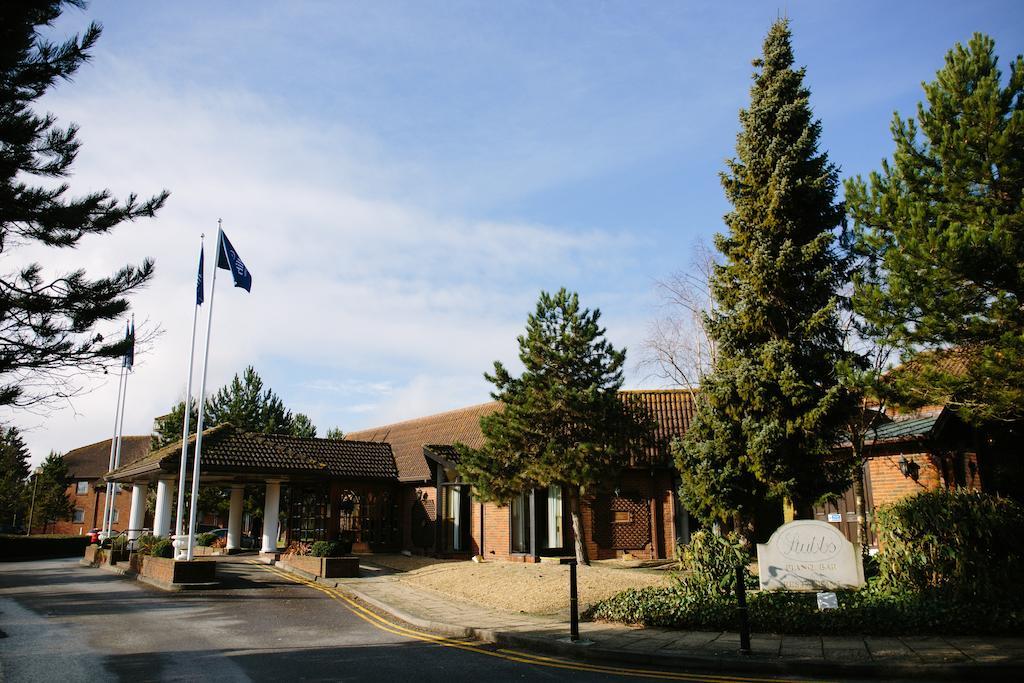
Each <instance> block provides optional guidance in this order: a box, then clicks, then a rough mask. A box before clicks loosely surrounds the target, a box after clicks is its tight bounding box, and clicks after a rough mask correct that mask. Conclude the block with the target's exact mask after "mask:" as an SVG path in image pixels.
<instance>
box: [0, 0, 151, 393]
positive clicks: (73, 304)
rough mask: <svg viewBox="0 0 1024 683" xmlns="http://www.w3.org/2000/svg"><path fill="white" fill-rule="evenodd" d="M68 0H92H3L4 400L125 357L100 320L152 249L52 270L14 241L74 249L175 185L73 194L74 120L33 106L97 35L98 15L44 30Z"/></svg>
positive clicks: (80, 3) (121, 306)
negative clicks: (141, 192)
mask: <svg viewBox="0 0 1024 683" xmlns="http://www.w3.org/2000/svg"><path fill="white" fill-rule="evenodd" d="M69 5H70V6H73V7H82V8H84V7H85V6H86V3H85V2H84V0H66V1H64V0H23V1H19V2H2V3H0V259H3V264H4V265H3V268H2V270H0V405H12V404H13V405H26V404H32V403H37V402H39V401H47V400H52V399H54V398H63V397H67V396H73V395H75V394H76V393H77V391H78V390H79V389H80V385H79V383H78V381H77V378H78V377H80V376H81V375H82V374H83V373H87V372H100V371H103V369H104V368H106V367H109V366H111V365H113V364H115V363H116V362H118V360H119V359H120V357H121V356H123V355H124V353H125V351H126V350H127V345H128V344H127V342H126V341H124V340H123V338H122V337H121V336H120V335H117V334H115V335H113V337H111V338H107V339H104V337H103V335H102V334H101V333H100V331H101V330H102V329H103V328H104V327H105V326H106V324H107V323H108V322H109V321H112V320H117V319H119V318H121V317H122V316H123V315H124V314H125V313H126V312H127V311H128V308H129V305H128V298H127V297H128V295H130V294H131V293H132V292H134V291H136V290H138V289H139V288H141V287H143V286H144V285H145V284H146V283H147V282H148V281H149V280H150V279H151V278H152V277H153V272H154V270H153V268H154V266H153V261H152V260H150V259H145V260H143V261H142V263H140V264H139V265H138V266H125V267H123V268H120V269H118V270H117V271H116V272H114V273H112V274H110V275H107V276H105V277H100V278H99V279H91V278H89V277H88V276H87V275H86V272H85V270H84V269H78V270H75V271H73V272H70V273H48V272H47V271H46V270H44V269H43V266H42V265H40V263H38V262H36V261H32V260H29V258H27V257H25V256H20V257H19V256H18V253H19V251H18V250H19V248H21V249H25V248H28V252H27V253H28V254H35V255H36V257H38V255H39V254H40V253H43V252H41V250H40V248H41V247H45V248H49V249H74V248H75V247H77V246H78V245H79V243H81V242H82V241H83V240H86V241H89V238H90V237H91V236H98V235H106V234H107V233H109V232H110V231H111V230H113V229H115V228H117V227H118V226H120V225H123V224H125V223H127V222H130V221H134V220H136V219H138V218H143V217H147V218H148V217H152V216H154V215H156V212H157V211H158V210H159V209H160V208H161V207H162V206H163V205H164V202H165V201H166V200H167V196H168V194H167V192H166V191H164V192H161V193H159V194H157V195H155V196H153V197H150V198H149V199H145V200H140V199H139V198H138V197H137V196H136V195H135V194H130V195H128V196H127V197H126V198H125V199H123V200H118V199H115V198H114V197H113V196H112V195H111V193H110V192H109V191H107V190H100V191H97V192H89V193H86V194H80V195H79V196H74V197H72V196H69V189H70V186H69V184H68V182H67V181H68V179H69V178H70V177H71V175H72V166H73V164H74V161H75V157H76V156H77V155H78V152H79V149H80V147H81V142H80V141H79V139H78V127H77V126H76V125H75V124H70V125H68V126H67V127H61V126H59V125H58V124H57V119H56V117H55V116H54V115H53V114H49V113H39V112H37V105H38V102H39V100H40V99H41V98H42V97H43V96H44V95H45V94H46V93H47V92H49V91H50V90H51V89H52V88H53V87H54V86H55V85H56V84H57V83H59V82H61V81H68V80H71V78H72V77H73V76H74V74H75V72H76V71H77V70H78V68H79V67H80V66H82V65H83V64H84V63H85V62H87V61H88V60H89V58H90V53H91V51H92V49H93V48H94V47H95V45H96V41H97V40H99V37H100V32H101V29H100V27H99V26H98V25H97V24H90V25H89V26H88V28H86V29H85V32H84V33H83V34H82V35H81V36H80V37H79V36H73V37H71V38H69V39H67V40H64V41H60V42H53V41H52V40H50V39H49V38H48V37H47V34H49V33H50V29H51V27H52V26H53V25H54V23H55V22H56V21H57V19H58V18H59V17H60V15H61V13H62V12H63V11H64V9H65V7H66V6H69ZM112 105H113V106H116V103H112ZM124 162H125V163H126V164H127V165H130V164H131V163H133V162H134V160H132V159H125V160H124ZM83 260H84V261H88V260H89V259H88V258H85V259H83ZM117 328H118V326H115V327H114V330H117Z"/></svg>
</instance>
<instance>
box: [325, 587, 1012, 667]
mask: <svg viewBox="0 0 1024 683" xmlns="http://www.w3.org/2000/svg"><path fill="white" fill-rule="evenodd" d="M314 580H315V581H318V582H319V583H324V584H329V585H333V586H334V587H336V588H339V589H341V590H344V591H346V592H348V593H350V594H351V595H353V596H354V597H356V598H358V599H359V600H362V601H363V602H366V603H367V604H370V605H373V606H374V607H376V608H377V609H379V610H381V611H383V612H386V613H387V614H390V615H391V616H393V617H395V618H397V619H401V620H402V621H404V622H407V623H409V624H412V625H413V626H417V627H419V628H423V629H426V630H429V631H433V632H435V633H439V634H441V635H446V636H451V637H455V638H475V639H477V640H481V641H483V642H486V643H493V644H495V645H499V646H502V647H518V648H521V649H528V650H530V651H531V652H536V653H544V654H551V655H558V656H561V657H568V658H572V659H578V660H585V661H591V662H604V663H619V664H623V663H626V664H639V665H644V666H661V667H666V668H673V669H687V670H699V671H707V672H718V673H723V672H730V673H735V672H743V673H779V674H788V675H802V676H826V677H835V676H840V677H864V678H881V679H893V678H915V679H920V678H925V679H932V680H934V679H943V680H1007V679H1010V680H1012V679H1021V678H1024V662H1008V663H1002V662H999V663H991V664H988V663H973V664H967V663H960V662H956V663H949V664H895V663H856V662H842V661H822V660H817V659H803V658H792V659H779V658H769V657H766V656H763V655H740V654H739V653H738V652H735V651H728V652H721V653H717V654H712V655H708V654H703V653H700V654H698V653H693V654H661V653H658V652H657V651H655V652H633V651H629V650H618V649H611V648H604V647H601V646H599V645H595V644H593V643H572V642H569V641H568V640H556V639H552V638H545V637H538V636H531V635H526V634H523V633H519V632H517V631H502V630H498V629H487V628H476V627H472V626H461V625H458V624H451V623H442V622H437V621H432V620H429V619H422V618H419V617H415V616H413V615H411V614H409V613H408V612H405V611H404V610H401V609H398V608H397V607H393V606H391V605H389V604H387V603H385V602H383V601H381V600H378V599H377V598H374V597H371V596H369V595H367V594H365V593H363V592H362V591H360V590H358V589H356V588H352V587H351V586H350V585H348V584H339V583H338V582H337V581H333V580H327V581H325V580H323V579H321V578H319V577H317V578H315V579H314ZM566 631H567V632H568V625H566Z"/></svg>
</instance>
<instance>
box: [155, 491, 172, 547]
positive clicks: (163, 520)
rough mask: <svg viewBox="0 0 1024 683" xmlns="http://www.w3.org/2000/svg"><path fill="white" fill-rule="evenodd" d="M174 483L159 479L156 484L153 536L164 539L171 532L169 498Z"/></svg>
mask: <svg viewBox="0 0 1024 683" xmlns="http://www.w3.org/2000/svg"><path fill="white" fill-rule="evenodd" d="M173 497H174V482H173V481H171V480H170V479H161V480H160V481H158V482H157V483H156V514H155V515H154V516H153V535H154V536H162V537H166V536H167V534H168V533H169V532H170V530H171V498H173Z"/></svg>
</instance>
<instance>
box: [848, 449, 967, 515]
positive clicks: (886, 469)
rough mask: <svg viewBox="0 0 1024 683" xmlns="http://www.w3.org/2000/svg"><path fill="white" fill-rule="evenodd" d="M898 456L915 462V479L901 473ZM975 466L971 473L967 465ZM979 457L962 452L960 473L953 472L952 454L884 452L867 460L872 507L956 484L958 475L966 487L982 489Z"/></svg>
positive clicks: (955, 462) (954, 467)
mask: <svg viewBox="0 0 1024 683" xmlns="http://www.w3.org/2000/svg"><path fill="white" fill-rule="evenodd" d="M901 457H906V459H907V460H908V461H910V462H912V463H914V464H915V465H917V478H916V479H914V478H912V477H905V476H903V473H902V472H900V468H899V462H900V458H901ZM972 463H973V465H974V468H973V470H974V474H972V473H971V469H972V468H971V467H970V465H971V464H972ZM977 464H978V456H977V454H975V453H965V454H964V455H963V463H962V466H963V468H964V471H963V472H956V471H955V470H956V468H957V467H958V463H957V461H956V458H955V456H946V457H941V456H932V455H929V454H928V453H913V454H911V453H908V454H905V455H904V454H887V455H879V456H875V457H872V458H870V459H869V460H868V480H869V482H870V486H871V496H872V502H873V503H874V506H875V507H876V508H877V507H881V506H883V505H887V504H889V503H892V502H894V501H897V500H899V499H900V498H905V497H906V496H910V495H913V494H915V493H919V492H921V491H927V490H930V489H936V488H939V487H943V486H945V487H953V486H956V482H957V477H958V476H959V477H962V480H963V483H964V485H965V486H966V487H967V488H970V489H974V490H981V478H980V477H979V476H978V475H977V471H978V470H977Z"/></svg>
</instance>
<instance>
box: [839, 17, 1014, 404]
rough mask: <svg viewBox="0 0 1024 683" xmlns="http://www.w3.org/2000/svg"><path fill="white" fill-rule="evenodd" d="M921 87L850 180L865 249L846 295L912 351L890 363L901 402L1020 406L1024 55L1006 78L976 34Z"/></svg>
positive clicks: (858, 237)
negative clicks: (865, 167) (912, 115)
mask: <svg viewBox="0 0 1024 683" xmlns="http://www.w3.org/2000/svg"><path fill="white" fill-rule="evenodd" d="M924 91H925V96H926V99H927V103H926V104H919V105H918V111H917V120H916V121H915V120H914V119H903V118H901V117H900V115H899V114H896V115H895V117H894V119H893V123H892V134H893V140H894V141H895V143H896V151H895V153H894V155H893V160H892V162H891V163H890V162H889V161H885V160H883V162H882V169H881V171H880V172H874V173H872V174H871V176H870V179H869V181H868V182H865V181H864V180H863V179H862V178H860V177H857V178H854V179H852V180H850V181H848V182H847V183H846V197H847V204H848V207H849V211H850V214H851V216H852V217H853V221H854V227H853V232H854V240H855V244H856V247H857V249H858V251H859V253H860V254H861V255H863V256H867V257H868V263H867V266H866V267H865V268H863V269H861V270H860V271H859V272H858V274H857V276H856V278H855V290H854V297H853V304H854V308H855V310H856V311H857V312H858V313H860V314H861V315H862V316H864V318H865V319H866V320H868V321H869V322H871V323H873V324H875V325H877V326H878V327H879V328H880V329H882V330H885V331H886V332H887V334H886V335H885V337H884V338H883V339H882V341H883V342H884V343H892V344H895V345H896V346H897V347H898V348H899V349H900V350H901V352H902V355H903V357H904V360H907V361H911V363H909V366H910V367H911V368H912V369H913V371H910V372H901V373H896V374H895V375H894V376H892V377H891V379H893V380H895V383H894V384H895V388H896V389H897V391H898V393H899V398H901V399H902V400H903V401H904V402H906V403H910V404H927V403H932V404H937V403H942V404H948V405H952V406H955V407H956V408H958V409H959V412H960V414H961V415H962V416H964V417H966V418H968V419H972V420H976V421H983V420H986V419H990V418H1002V419H1013V418H1020V417H1024V59H1022V57H1021V56H1019V55H1018V56H1017V58H1016V59H1015V60H1014V62H1013V63H1012V64H1011V65H1010V75H1009V79H1008V81H1007V82H1006V85H1005V87H1004V86H1003V85H1002V73H1001V72H1000V70H999V68H998V66H997V58H996V56H995V42H994V41H993V40H992V39H991V38H989V37H987V36H983V35H981V34H975V35H974V37H973V38H971V40H970V42H969V43H968V45H967V47H964V46H962V45H960V44H957V45H956V46H955V47H954V48H953V49H952V50H950V51H949V52H948V53H947V55H946V63H945V66H943V68H942V69H940V70H939V71H938V73H937V74H936V78H935V80H934V81H933V82H931V83H927V84H925V85H924ZM919 133H920V136H919ZM922 352H924V353H922Z"/></svg>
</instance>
